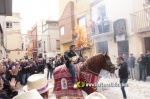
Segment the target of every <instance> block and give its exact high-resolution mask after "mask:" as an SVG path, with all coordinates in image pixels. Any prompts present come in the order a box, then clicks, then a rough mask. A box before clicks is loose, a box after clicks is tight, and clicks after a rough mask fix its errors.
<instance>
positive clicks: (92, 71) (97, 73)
mask: <svg viewBox="0 0 150 99" xmlns="http://www.w3.org/2000/svg"><path fill="white" fill-rule="evenodd" d="M84 64H86V63H84ZM84 64H83V66H84V67H85V68H86V69H87V70H88V71H90V72H91V73H93V74H95V75H99V73H96V72H93V71H91V70H90V69H88V67H86V65H87V64H86V65H84Z"/></svg>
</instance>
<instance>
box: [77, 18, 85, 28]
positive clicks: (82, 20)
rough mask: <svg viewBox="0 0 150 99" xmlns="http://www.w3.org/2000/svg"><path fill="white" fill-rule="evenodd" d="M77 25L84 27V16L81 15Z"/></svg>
mask: <svg viewBox="0 0 150 99" xmlns="http://www.w3.org/2000/svg"><path fill="white" fill-rule="evenodd" d="M78 25H79V26H80V27H84V28H85V27H86V22H85V17H81V18H79V19H78Z"/></svg>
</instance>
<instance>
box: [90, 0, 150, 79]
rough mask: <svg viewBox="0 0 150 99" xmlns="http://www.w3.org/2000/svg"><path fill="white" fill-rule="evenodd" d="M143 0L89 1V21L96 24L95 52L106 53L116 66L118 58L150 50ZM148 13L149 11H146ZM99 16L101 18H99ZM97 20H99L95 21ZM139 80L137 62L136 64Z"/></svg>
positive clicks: (137, 54) (149, 37) (148, 30)
mask: <svg viewBox="0 0 150 99" xmlns="http://www.w3.org/2000/svg"><path fill="white" fill-rule="evenodd" d="M143 4H147V2H146V1H145V0H125V1H122V0H91V5H90V6H91V19H92V20H93V21H94V22H95V24H96V26H95V33H93V36H92V38H93V40H94V43H95V45H96V46H95V53H98V52H103V51H107V52H108V54H109V56H110V57H111V59H112V62H113V63H114V64H116V58H117V57H118V56H119V55H123V54H126V56H129V54H130V53H131V52H132V53H133V54H134V56H135V57H136V59H137V58H138V57H139V56H140V52H144V53H145V54H146V51H147V50H150V25H149V24H148V21H149V19H148V17H147V15H148V14H147V12H146V11H145V10H144V7H143ZM147 10H149V11H150V8H147ZM99 17H100V18H99ZM98 18H99V19H100V20H98ZM135 68H136V75H137V79H138V72H139V70H138V63H136V67H135Z"/></svg>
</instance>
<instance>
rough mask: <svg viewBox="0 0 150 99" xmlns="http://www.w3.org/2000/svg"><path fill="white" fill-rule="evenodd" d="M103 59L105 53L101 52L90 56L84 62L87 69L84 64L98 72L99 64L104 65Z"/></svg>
mask: <svg viewBox="0 0 150 99" xmlns="http://www.w3.org/2000/svg"><path fill="white" fill-rule="evenodd" d="M103 61H104V57H103V54H101V53H99V54H97V55H94V56H92V57H90V58H89V59H88V60H86V61H85V62H84V64H83V68H84V69H85V67H84V66H86V67H87V68H88V69H90V70H94V71H96V72H99V67H98V66H99V65H103V64H102V63H103ZM82 70H83V69H82ZM83 71H84V70H83Z"/></svg>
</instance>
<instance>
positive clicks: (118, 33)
mask: <svg viewBox="0 0 150 99" xmlns="http://www.w3.org/2000/svg"><path fill="white" fill-rule="evenodd" d="M113 26H114V41H115V42H116V41H117V42H118V41H124V40H126V35H127V31H126V22H125V19H119V20H116V21H115V22H114V23H113Z"/></svg>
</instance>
